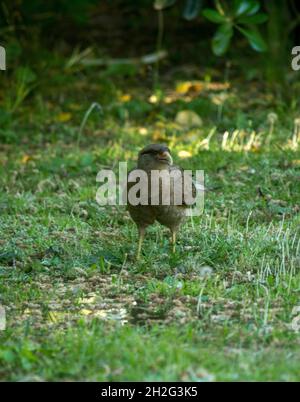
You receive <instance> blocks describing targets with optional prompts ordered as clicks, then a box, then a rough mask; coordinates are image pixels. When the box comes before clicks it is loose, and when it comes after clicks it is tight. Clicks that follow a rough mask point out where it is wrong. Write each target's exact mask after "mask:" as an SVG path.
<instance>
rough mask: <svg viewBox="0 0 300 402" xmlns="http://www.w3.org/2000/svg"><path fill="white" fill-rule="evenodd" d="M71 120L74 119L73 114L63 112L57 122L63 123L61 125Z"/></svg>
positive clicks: (58, 116)
mask: <svg viewBox="0 0 300 402" xmlns="http://www.w3.org/2000/svg"><path fill="white" fill-rule="evenodd" d="M71 118H72V114H71V113H68V112H62V113H59V114H58V115H57V116H56V121H59V122H61V123H65V122H67V121H69V120H71Z"/></svg>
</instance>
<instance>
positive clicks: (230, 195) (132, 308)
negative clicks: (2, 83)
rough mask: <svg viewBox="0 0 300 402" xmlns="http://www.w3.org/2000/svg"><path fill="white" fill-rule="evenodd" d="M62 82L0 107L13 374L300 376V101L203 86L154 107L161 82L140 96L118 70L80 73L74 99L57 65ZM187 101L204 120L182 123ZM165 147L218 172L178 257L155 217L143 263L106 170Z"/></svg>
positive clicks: (3, 271) (7, 352)
mask: <svg viewBox="0 0 300 402" xmlns="http://www.w3.org/2000/svg"><path fill="white" fill-rule="evenodd" d="M56 74H57V72H56ZM49 81H50V83H49V87H50V89H49V87H48V86H45V87H42V85H43V83H40V85H41V88H40V89H39V91H37V90H35V89H33V91H36V92H34V93H33V94H32V97H29V98H28V97H25V100H23V99H21V100H20V101H18V103H16V100H15V101H14V94H11V93H10V101H9V102H10V104H14V105H16V104H17V106H16V108H17V111H16V110H8V109H7V105H5V100H3V102H4V103H3V104H2V107H3V108H4V109H5V108H6V110H8V111H7V113H6V114H5V115H4V114H3V115H2V118H3V119H4V117H5V121H4V123H3V126H2V128H1V133H0V136H1V138H2V142H3V143H4V145H2V146H1V149H0V170H1V175H0V183H1V187H2V188H3V189H4V191H2V192H1V194H0V210H1V215H0V233H1V237H0V278H1V281H0V303H1V305H2V306H5V309H6V315H7V329H6V330H5V331H1V332H0V338H1V344H0V378H1V379H2V380H10V381H14V380H21V381H22V380H23V381H24V380H27V381H28V380H34V381H35V380H49V381H53V380H100V381H103V380H106V381H120V380H140V381H141V380H145V381H156V380H166V381H172V380H177V381H186V380H189V381H213V380H225V381H232V380H238V381H240V380H258V381H263V380H272V381H275V380H276V381H277V380H279V381H289V380H291V381H297V380H299V379H300V375H299V373H300V363H299V362H300V353H299V331H297V328H296V327H295V325H293V323H295V322H296V320H297V314H296V313H295V307H296V306H297V305H299V290H300V270H299V267H300V236H299V223H300V217H299V211H300V204H299V199H300V186H299V180H300V154H299V149H300V148H299V146H300V145H299V138H298V131H297V125H296V123H295V124H294V120H295V119H296V118H297V117H298V116H297V114H296V110H297V108H296V107H295V108H294V109H292V108H291V109H290V110H289V112H288V114H287V112H286V110H284V107H283V106H282V104H275V106H274V102H273V100H272V99H269V98H267V100H266V98H265V97H264V95H262V94H259V97H258V98H255V99H258V100H256V101H255V100H254V99H253V98H251V97H248V96H246V95H243V93H241V94H237V92H236V90H234V88H235V85H234V84H233V85H232V88H231V89H226V90H225V91H224V89H222V88H221V89H220V88H219V89H218V90H216V91H215V90H214V89H213V86H211V87H210V88H209V89H208V90H207V91H204V92H203V94H202V92H200V93H197V94H196V96H194V95H193V93H192V95H191V94H190V93H187V92H185V93H183V94H182V93H180V91H176V90H175V89H174V88H175V86H174V85H173V84H172V85H170V84H166V86H165V87H164V89H163V90H161V92H160V93H159V94H158V95H155V96H156V97H155V98H153V97H152V98H151V99H150V101H149V96H150V95H151V91H150V90H147V89H146V90H144V91H143V92H141V88H140V87H139V85H138V84H136V83H135V85H133V86H132V87H131V88H130V94H129V95H128V94H127V93H126V90H128V88H127V87H126V86H125V85H123V86H122V83H118V84H116V83H115V82H114V80H111V81H110V80H108V79H107V77H105V78H103V79H101V78H100V79H99V80H98V81H97V82H96V83H92V82H91V80H90V76H89V75H87V76H85V78H82V79H81V80H80V81H79V80H78V77H77V76H76V74H75V76H72V75H67V76H66V80H65V83H64V85H65V87H64V93H63V94H60V96H58V95H55V94H56V92H55V91H56V90H57V88H58V87H60V85H61V80H59V79H58V78H57V76H56V75H55V73H52V72H51V70H50V71H49ZM56 81H57V82H56ZM112 83H114V84H112ZM25 84H26V81H25ZM25 84H24V80H23V81H22V85H23V86H22V90H23V92H24V91H25V92H26V94H27V92H28V93H29V91H26V86H25V88H24V85H25ZM50 84H51V85H50ZM117 85H119V87H117ZM126 85H128V84H126ZM31 86H32V80H30V88H31ZM103 88H105V89H106V90H105V91H104V92H103V91H102V92H101V90H102V89H103ZM82 89H84V94H83V95H80V96H82V98H83V99H82V103H80V99H78V93H79V92H78V91H82ZM181 92H182V90H181ZM99 93H100V94H102V95H99V97H100V99H99V97H98V94H99ZM109 93H110V94H111V96H109ZM258 93H259V90H258ZM17 94H18V92H17ZM80 94H82V92H80ZM220 94H222V96H221V98H220V99H221V100H222V99H223V100H224V99H225V101H222V102H223V103H222V110H220V106H219V105H220V99H215V97H216V96H220ZM11 97H12V98H11ZM60 97H62V98H64V101H62V100H61V98H60ZM164 97H167V98H168V99H167V103H166V102H165V101H164ZM157 98H158V99H157ZM94 101H95V102H99V103H100V104H101V105H102V107H103V114H101V115H99V114H97V112H96V111H94V112H93V113H91V114H90V116H89V119H88V121H85V122H84V126H82V129H81V132H80V138H79V140H80V143H79V144H78V132H79V131H78V130H79V127H80V124H81V123H82V119H83V116H84V114H85V113H86V111H87V110H88V109H89V106H90V104H91V102H94ZM255 102H256V103H255ZM261 104H263V105H264V106H263V107H261ZM182 109H189V110H192V111H195V112H197V113H198V114H199V115H200V116H201V118H202V119H203V126H202V127H198V128H193V127H184V128H182V127H178V125H177V124H176V123H174V116H175V115H176V113H177V112H178V111H180V110H182ZM270 112H272V113H275V114H276V119H275V120H276V121H274V116H273V118H272V121H271V123H270V121H269V120H270V118H269V117H268V116H269V114H270ZM226 131H228V133H225V134H224V132H226ZM153 141H165V142H167V143H168V144H169V145H170V147H171V148H172V150H173V154H174V157H175V160H176V162H177V163H179V164H180V165H182V166H183V167H185V168H192V169H197V168H198V169H203V170H204V171H205V174H206V187H207V192H206V195H205V209H204V213H203V215H202V216H200V217H197V218H193V221H188V222H187V223H186V224H185V225H184V227H182V229H181V232H180V235H179V239H178V244H177V250H176V253H175V255H171V254H170V253H169V245H168V241H167V236H168V234H167V232H166V231H165V230H164V229H162V228H161V227H159V226H153V227H151V228H150V229H149V232H148V235H147V237H146V240H145V244H144V248H143V258H142V259H141V261H140V262H138V263H136V262H135V261H134V254H135V250H136V244H137V233H136V229H135V227H134V225H133V223H132V222H131V221H130V219H129V217H128V215H127V213H126V210H125V209H124V208H123V207H109V208H102V207H100V206H99V205H98V204H97V203H96V200H95V195H96V191H97V183H96V174H97V172H98V171H99V170H100V169H101V168H103V167H112V168H114V169H115V170H117V167H116V163H117V162H118V161H123V160H128V161H129V164H130V166H133V165H134V163H135V157H136V153H137V151H138V150H139V149H140V148H141V147H142V146H144V145H145V144H147V143H150V142H153ZM183 151H184V153H183ZM183 156H184V158H183Z"/></svg>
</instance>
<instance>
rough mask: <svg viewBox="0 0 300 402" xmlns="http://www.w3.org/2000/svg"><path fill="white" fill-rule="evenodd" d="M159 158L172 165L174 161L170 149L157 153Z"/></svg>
mask: <svg viewBox="0 0 300 402" xmlns="http://www.w3.org/2000/svg"><path fill="white" fill-rule="evenodd" d="M157 159H158V160H159V161H162V162H167V163H169V164H170V165H172V163H173V159H172V156H171V155H170V153H169V152H168V151H163V152H160V153H159V154H158V155H157Z"/></svg>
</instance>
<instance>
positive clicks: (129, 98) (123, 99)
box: [119, 94, 131, 103]
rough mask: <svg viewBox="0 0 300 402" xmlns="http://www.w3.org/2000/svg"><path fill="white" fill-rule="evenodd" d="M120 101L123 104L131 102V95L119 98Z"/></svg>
mask: <svg viewBox="0 0 300 402" xmlns="http://www.w3.org/2000/svg"><path fill="white" fill-rule="evenodd" d="M119 100H120V101H121V102H124V103H125V102H129V101H130V100H131V95H130V94H123V95H120V96H119Z"/></svg>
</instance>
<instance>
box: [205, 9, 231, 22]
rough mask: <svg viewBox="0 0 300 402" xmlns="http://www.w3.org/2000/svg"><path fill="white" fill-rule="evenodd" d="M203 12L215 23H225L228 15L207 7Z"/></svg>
mask: <svg viewBox="0 0 300 402" xmlns="http://www.w3.org/2000/svg"><path fill="white" fill-rule="evenodd" d="M202 14H203V15H204V17H205V18H207V19H208V20H209V21H211V22H214V23H215V24H223V23H224V22H226V17H225V16H224V15H221V14H220V13H218V11H216V10H213V9H212V8H206V9H205V10H203V13H202Z"/></svg>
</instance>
